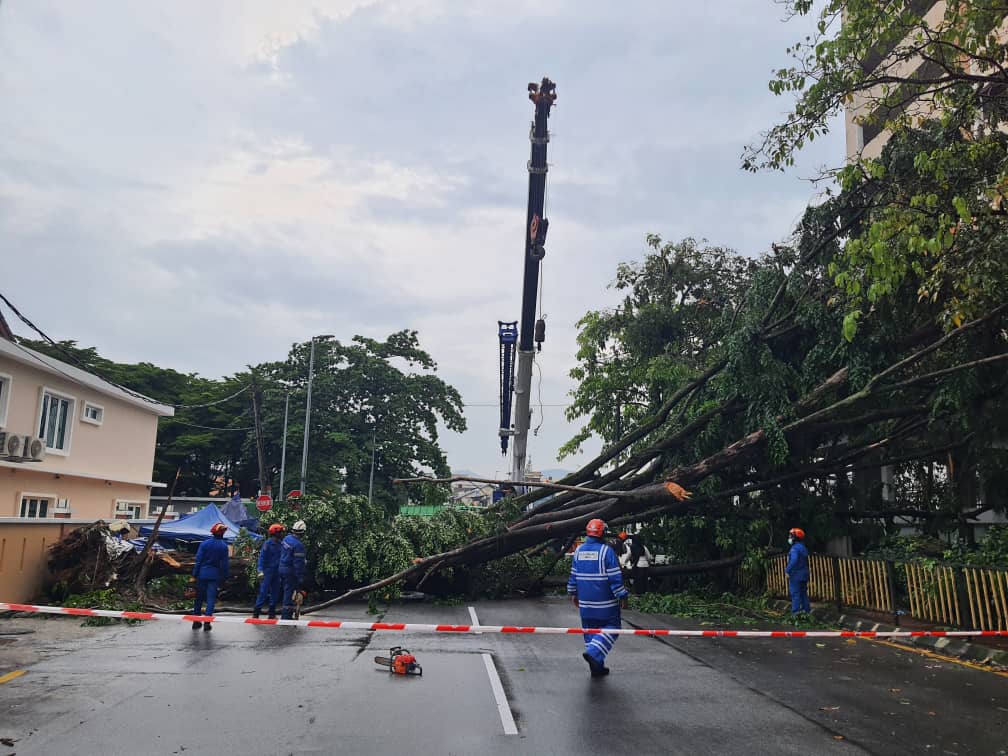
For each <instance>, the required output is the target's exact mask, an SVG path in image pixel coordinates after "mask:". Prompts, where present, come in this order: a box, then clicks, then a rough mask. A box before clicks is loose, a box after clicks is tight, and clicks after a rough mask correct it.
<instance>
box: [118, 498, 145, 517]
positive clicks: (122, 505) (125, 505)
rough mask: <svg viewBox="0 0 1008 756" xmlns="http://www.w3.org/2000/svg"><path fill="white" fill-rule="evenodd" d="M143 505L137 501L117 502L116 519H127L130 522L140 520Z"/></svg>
mask: <svg viewBox="0 0 1008 756" xmlns="http://www.w3.org/2000/svg"><path fill="white" fill-rule="evenodd" d="M142 507H143V504H142V503H140V502H137V501H117V502H116V505H115V515H116V517H118V518H120V519H122V518H123V517H126V518H127V519H130V520H139V519H140V510H141V508H142Z"/></svg>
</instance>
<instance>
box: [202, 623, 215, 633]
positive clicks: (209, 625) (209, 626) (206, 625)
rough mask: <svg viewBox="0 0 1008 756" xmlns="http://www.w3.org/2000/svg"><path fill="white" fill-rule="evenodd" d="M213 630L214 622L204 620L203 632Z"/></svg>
mask: <svg viewBox="0 0 1008 756" xmlns="http://www.w3.org/2000/svg"><path fill="white" fill-rule="evenodd" d="M211 630H213V624H212V623H210V622H204V623H203V632H204V633H207V632H210V631H211Z"/></svg>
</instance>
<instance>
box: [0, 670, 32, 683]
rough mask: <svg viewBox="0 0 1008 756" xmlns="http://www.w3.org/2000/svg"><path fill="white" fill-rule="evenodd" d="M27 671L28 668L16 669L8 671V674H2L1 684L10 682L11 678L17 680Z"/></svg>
mask: <svg viewBox="0 0 1008 756" xmlns="http://www.w3.org/2000/svg"><path fill="white" fill-rule="evenodd" d="M27 671H28V670H25V669H15V670H14V671H13V672H8V673H7V674H6V675H2V676H0V685H3V684H4V683H7V682H10V681H11V680H17V679H18V678H19V677H21V675H23V674H24V673H25V672H27Z"/></svg>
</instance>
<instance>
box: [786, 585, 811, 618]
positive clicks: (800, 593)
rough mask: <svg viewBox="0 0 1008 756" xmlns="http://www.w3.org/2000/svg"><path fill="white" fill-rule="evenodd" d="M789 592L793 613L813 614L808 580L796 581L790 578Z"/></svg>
mask: <svg viewBox="0 0 1008 756" xmlns="http://www.w3.org/2000/svg"><path fill="white" fill-rule="evenodd" d="M788 591H789V592H790V593H791V613H792V614H798V612H811V611H812V604H810V603H809V597H808V578H804V579H802V580H796V579H794V578H788Z"/></svg>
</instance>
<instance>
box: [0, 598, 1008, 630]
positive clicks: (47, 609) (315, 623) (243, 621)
mask: <svg viewBox="0 0 1008 756" xmlns="http://www.w3.org/2000/svg"><path fill="white" fill-rule="evenodd" d="M0 612H39V613H42V614H69V615H72V616H75V617H111V618H113V619H131V620H171V621H175V622H179V621H181V622H213V623H214V624H217V623H221V622H223V623H227V624H234V625H282V626H284V627H327V628H330V629H340V630H393V631H396V632H401V633H477V632H479V633H536V634H539V635H584V634H585V633H588V634H591V635H594V634H595V633H598V632H601V631H600V630H599V629H598V628H580V627H522V626H520V625H426V624H419V623H415V622H405V623H396V622H351V621H343V620H278V619H255V618H253V617H231V616H227V615H217V616H214V617H204V616H201V615H194V614H158V613H156V612H119V611H112V610H109V609H75V608H72V607H66V606H36V605H32V604H5V603H3V602H0ZM605 632H606V633H610V634H612V635H649V636H658V635H668V636H676V637H691V638H692V637H696V638H922V637H931V638H968V637H985V638H986V637H994V636H1000V637H1008V630H879V631H875V630H669V629H665V628H660V629H655V630H637V629H634V628H606V629H605Z"/></svg>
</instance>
